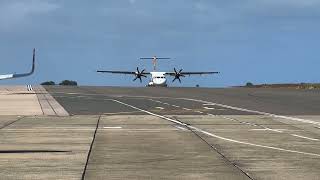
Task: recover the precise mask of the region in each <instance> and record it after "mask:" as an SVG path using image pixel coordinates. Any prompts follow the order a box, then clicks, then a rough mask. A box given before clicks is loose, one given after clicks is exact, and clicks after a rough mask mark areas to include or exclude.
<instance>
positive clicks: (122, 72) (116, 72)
mask: <svg viewBox="0 0 320 180" xmlns="http://www.w3.org/2000/svg"><path fill="white" fill-rule="evenodd" d="M97 72H98V73H111V74H132V75H135V74H137V72H134V71H100V70H98V71H97ZM142 74H144V75H147V74H150V73H149V72H143V73H142Z"/></svg>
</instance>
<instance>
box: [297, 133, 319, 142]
mask: <svg viewBox="0 0 320 180" xmlns="http://www.w3.org/2000/svg"><path fill="white" fill-rule="evenodd" d="M291 135H292V136H295V137H299V138H303V139H308V140H311V141H319V139H315V138H309V137H305V136H300V135H297V134H291Z"/></svg>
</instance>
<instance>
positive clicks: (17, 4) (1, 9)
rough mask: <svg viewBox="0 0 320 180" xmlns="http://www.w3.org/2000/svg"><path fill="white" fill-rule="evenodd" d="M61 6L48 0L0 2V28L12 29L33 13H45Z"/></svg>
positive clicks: (24, 21)
mask: <svg viewBox="0 0 320 180" xmlns="http://www.w3.org/2000/svg"><path fill="white" fill-rule="evenodd" d="M58 8H59V6H58V5H57V4H54V3H52V2H50V1H46V0H30V1H23V0H12V1H5V2H1V3H0V28H1V29H10V28H12V27H15V26H16V25H19V24H25V23H26V21H27V20H28V18H29V17H30V16H32V15H44V14H47V13H49V12H52V11H54V10H56V9H58Z"/></svg>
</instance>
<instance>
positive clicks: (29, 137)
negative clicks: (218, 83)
mask: <svg viewBox="0 0 320 180" xmlns="http://www.w3.org/2000/svg"><path fill="white" fill-rule="evenodd" d="M46 90H47V91H48V92H49V93H50V95H52V97H53V98H54V99H55V100H57V102H58V103H59V104H60V105H61V106H62V107H63V108H64V109H65V110H66V111H67V112H68V113H69V114H70V115H71V116H69V117H57V116H40V117H29V116H26V117H25V116H23V117H13V116H0V128H1V129H0V133H1V134H2V136H1V137H2V138H1V139H0V142H2V143H1V144H2V145H1V151H0V167H1V169H3V171H2V172H1V174H0V175H1V176H2V177H5V178H6V179H16V178H17V177H25V178H27V179H28V178H29V179H30V178H32V177H43V178H45V179H57V178H58V179H318V178H319V177H320V173H319V171H318V170H319V167H320V161H319V160H320V116H319V115H320V98H319V92H318V91H307V90H292V89H291V90H290V89H244V88H243V89H242V88H226V89H209V88H208V89H206V88H117V87H46ZM8 159H10V164H8V163H7V162H8ZM23 167H28V168H27V169H28V171H27V169H26V168H23ZM11 172H14V173H11ZM56 172H59V173H58V174H57V173H56Z"/></svg>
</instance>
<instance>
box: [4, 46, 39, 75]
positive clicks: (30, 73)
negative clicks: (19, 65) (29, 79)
mask: <svg viewBox="0 0 320 180" xmlns="http://www.w3.org/2000/svg"><path fill="white" fill-rule="evenodd" d="M35 56H36V50H35V49H33V58H32V68H31V71H30V72H28V73H22V74H3V75H0V80H4V79H13V78H20V77H25V76H30V75H32V74H33V73H34V70H35V59H36V58H35Z"/></svg>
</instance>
